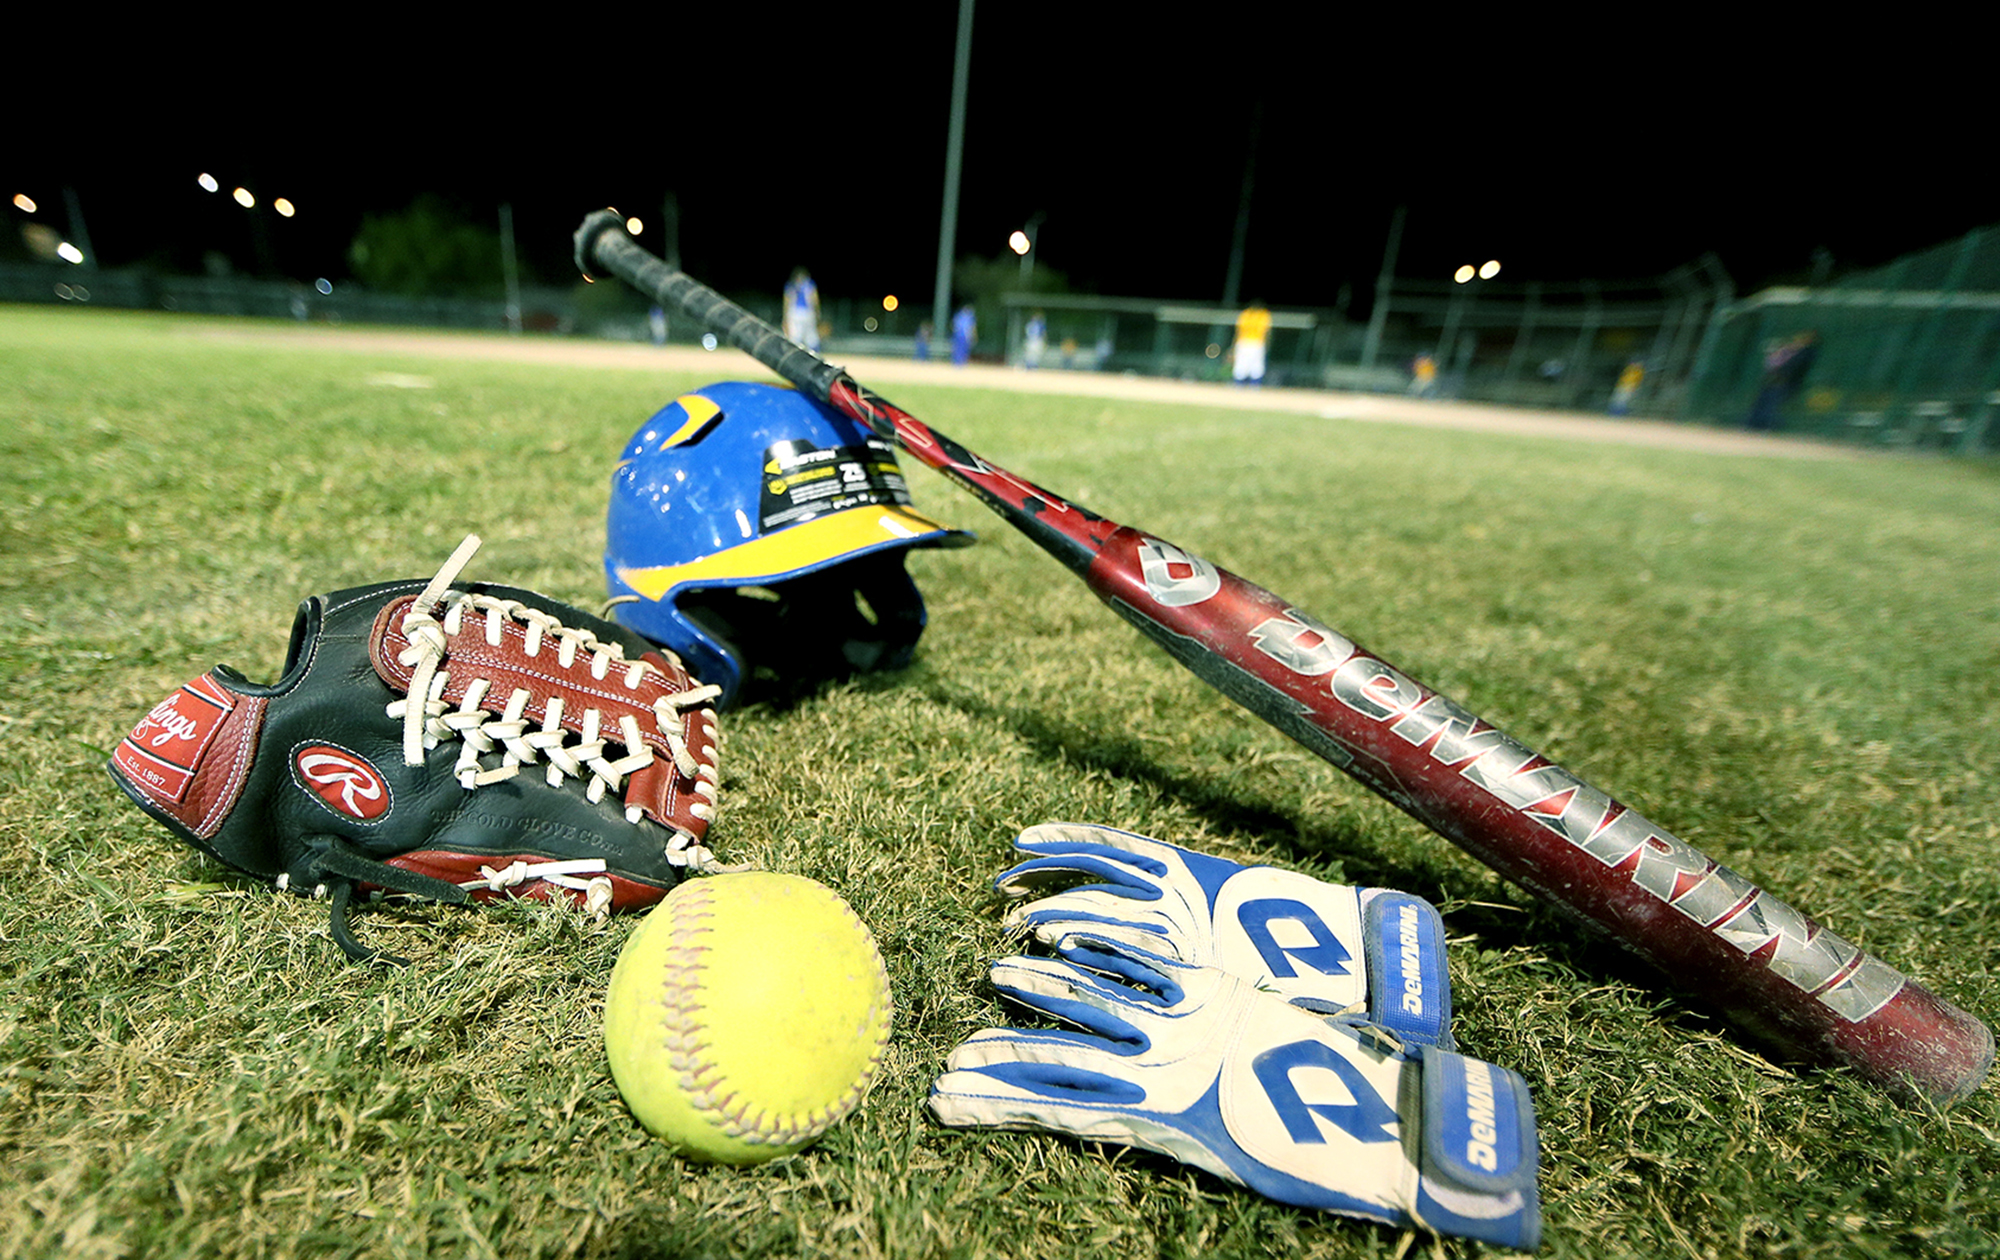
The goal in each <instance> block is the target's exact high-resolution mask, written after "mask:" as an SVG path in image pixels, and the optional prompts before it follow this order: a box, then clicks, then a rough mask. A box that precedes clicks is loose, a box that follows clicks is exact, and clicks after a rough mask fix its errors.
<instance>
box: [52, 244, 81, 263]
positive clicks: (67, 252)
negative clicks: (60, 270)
mask: <svg viewBox="0 0 2000 1260" xmlns="http://www.w3.org/2000/svg"><path fill="white" fill-rule="evenodd" d="M56 257H58V258H60V259H62V260H63V261H64V262H67V263H81V262H82V261H83V251H82V250H80V249H78V248H77V247H76V246H74V245H72V244H70V243H69V242H68V241H64V242H63V243H62V244H60V245H58V246H56Z"/></svg>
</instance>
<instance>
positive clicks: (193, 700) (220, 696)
mask: <svg viewBox="0 0 2000 1260" xmlns="http://www.w3.org/2000/svg"><path fill="white" fill-rule="evenodd" d="M235 707H236V702H235V701H234V700H233V699H231V698H230V696H229V693H227V692H225V691H223V690H221V689H219V688H218V687H216V685H215V684H214V683H213V682H211V681H210V680H209V678H208V677H207V676H206V675H204V676H202V677H200V678H197V679H195V680H194V681H193V682H191V683H188V684H187V685H186V686H184V687H182V688H181V689H180V690H179V691H176V692H175V693H174V694H173V695H171V696H168V697H167V698H166V699H165V700H162V701H160V702H159V703H158V704H156V705H154V706H153V707H152V710H151V711H150V712H148V713H147V714H146V716H145V717H142V718H140V719H139V723H138V725H136V726H134V727H133V728H132V733H131V734H130V735H127V736H126V737H125V738H124V739H123V740H121V741H120V742H119V744H118V748H117V750H116V751H115V752H113V753H112V756H111V759H112V761H113V762H114V763H116V764H117V766H118V768H119V769H120V770H122V771H123V772H124V773H125V776H126V777H127V778H129V779H131V780H132V782H133V783H135V784H137V785H139V786H141V787H143V788H145V790H146V791H147V792H148V793H149V794H150V795H152V796H153V797H155V798H156V799H160V800H169V801H173V802H174V803H175V804H180V803H181V802H183V801H184V800H186V799H187V793H188V788H189V787H191V786H192V785H193V783H194V779H195V770H196V768H197V767H199V766H200V765H201V763H202V759H203V758H204V757H205V756H207V754H208V747H209V744H210V743H212V742H213V741H214V739H215V734H216V732H217V731H219V730H221V729H222V721H223V719H224V718H226V717H228V716H229V714H230V712H231V711H232V710H234V709H235Z"/></svg>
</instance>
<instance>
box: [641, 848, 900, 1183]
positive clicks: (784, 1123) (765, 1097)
mask: <svg viewBox="0 0 2000 1260" xmlns="http://www.w3.org/2000/svg"><path fill="white" fill-rule="evenodd" d="M890 1009H891V1002H890V998H889V977H888V973H887V972H886V971H884V970H883V967H882V955H881V953H880V952H879V951H878V950H877V949H876V948H875V938H874V937H873V936H872V935H871V934H870V933H869V931H868V928H867V925H866V924H864V923H862V922H861V920H860V919H859V918H858V917H856V916H855V913H854V911H853V910H852V909H850V908H849V907H848V905H847V903H846V902H844V901H842V900H841V899H840V897H839V896H838V895H837V894H836V893H835V892H834V891H833V890H832V889H830V888H828V887H827V886H826V885H824V884H821V883H818V882H817V881H814V880H810V879H807V878H805V877H804V876H802V875H781V874H776V873H773V872H769V871H744V872H739V873H736V874H726V875H709V876H703V877H699V878H695V879H690V880H688V881H687V882H685V883H683V884H681V885H679V886H678V887H676V888H675V889H674V890H673V891H672V892H671V893H669V894H667V897H666V899H665V900H664V901H662V902H661V903H660V904H659V905H658V906H656V907H655V908H654V909H653V910H652V912H651V913H649V914H648V915H647V916H646V918H645V921H644V922H642V923H640V925H639V928H638V930H637V931H635V932H633V934H632V939H631V940H629V941H627V942H626V943H625V948H624V951H623V952H621V953H620V954H619V955H618V963H617V965H616V966H615V967H613V968H612V971H611V989H610V992H609V993H608V994H607V995H606V998H605V1003H604V1048H605V1053H606V1055H607V1057H608V1058H609V1059H610V1060H611V1076H612V1079H613V1080H615V1081H616V1082H617V1083H618V1092H619V1093H620V1094H622V1095H623V1096H624V1098H625V1103H626V1105H627V1106H628V1107H630V1108H631V1109H632V1114H633V1115H635V1116H637V1117H638V1119H639V1123H641V1124H643V1125H644V1126H646V1129H647V1130H648V1131H649V1132H651V1133H653V1134H655V1135H656V1136H658V1137H661V1138H664V1139H665V1140H666V1141H668V1142H670V1143H672V1144H673V1145H674V1146H675V1147H677V1148H678V1149H679V1150H680V1151H681V1152H682V1153H683V1154H685V1155H688V1156H691V1157H693V1158H696V1159H704V1160H712V1161H714V1162H717V1163H725V1164H756V1163H761V1162H763V1161H764V1160H767V1159H775V1158H776V1157H778V1156H780V1155H785V1154H789V1153H791V1152H793V1151H796V1150H800V1149H802V1148H803V1147H806V1146H808V1145H810V1144H811V1143H812V1142H813V1141H814V1140H816V1139H817V1138H818V1137H819V1136H820V1134H822V1133H824V1132H826V1130H827V1129H829V1128H831V1127H832V1126H833V1125H834V1124H836V1123H838V1122H839V1121H840V1120H841V1119H842V1118H843V1117H845V1116H846V1115H847V1114H848V1113H849V1112H851V1111H853V1110H854V1109H855V1107H857V1106H858V1105H860V1102H861V1099H862V1097H863V1096H864V1095H865V1094H867V1092H868V1087H869V1086H870V1085H871V1084H872V1083H873V1082H874V1080H875V1072H876V1069H877V1068H878V1067H879V1066H880V1064H881V1062H882V1052H883V1050H884V1048H885V1047H886V1046H887V1045H888V1042H889V1017H890Z"/></svg>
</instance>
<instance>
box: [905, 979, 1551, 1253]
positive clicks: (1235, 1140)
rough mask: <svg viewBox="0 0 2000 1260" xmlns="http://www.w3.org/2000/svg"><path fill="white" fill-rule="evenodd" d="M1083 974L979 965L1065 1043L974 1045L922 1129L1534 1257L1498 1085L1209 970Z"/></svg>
mask: <svg viewBox="0 0 2000 1260" xmlns="http://www.w3.org/2000/svg"><path fill="white" fill-rule="evenodd" d="M1092 966H1093V968H1094V970H1090V971H1086V970H1084V969H1083V968H1081V967H1078V966H1076V965H1073V964H1071V963H1069V962H1065V961H1062V960H1059V959H1043V958H1025V957H1017V958H1003V959H1001V960H1000V961H999V962H997V963H995V964H994V966H993V983H994V986H995V987H996V988H998V989H999V991H1000V992H1001V994H1002V995H1003V996H1005V997H1007V998H1010V999H1012V1000H1013V1001H1016V1002H1019V1003H1020V1004H1022V1005H1023V1006H1026V1007H1028V1008H1029V1009H1031V1010H1034V1011H1038V1012H1041V1013H1043V1014H1046V1015H1049V1016H1052V1017H1054V1018H1056V1019H1058V1020H1061V1021H1062V1022H1063V1023H1064V1024H1066V1025H1069V1026H1071V1027H1072V1028H1074V1029H1076V1030H1077V1031H1069V1030H1067V1029H1065V1030H1034V1029H1021V1028H994V1029H988V1030H986V1031H984V1032H981V1033H978V1034H976V1035H974V1036H973V1037H972V1038H971V1039H970V1040H968V1041H966V1042H965V1044H963V1045H961V1046H960V1047H959V1048H958V1049H957V1050H956V1051H955V1052H953V1054H952V1056H951V1059H950V1061H949V1062H948V1063H947V1065H946V1067H947V1071H946V1072H945V1074H944V1075H943V1076H942V1077H940V1078H939V1079H938V1081H937V1082H936V1084H935V1085H933V1086H932V1088H931V1095H930V1109H931V1113H932V1114H933V1115H935V1116H936V1117H937V1119H938V1120H939V1121H940V1122H942V1123H943V1124H946V1125H950V1126H953V1127H957V1128H969V1127H983V1128H1001V1129H1043V1130H1049V1131H1053V1132H1057V1133H1067V1134H1072V1135H1074V1136H1076V1137H1080V1138H1086V1139H1090V1140H1092V1141H1099V1142H1114V1143H1118V1144H1120V1145H1124V1146H1133V1147H1138V1148H1140V1149H1142V1150H1148V1151H1155V1152H1158V1153H1159V1154H1162V1155H1167V1156H1170V1157H1172V1158H1173V1159H1176V1160H1179V1161H1180V1162H1181V1163H1184V1164H1189V1165H1192V1166H1193V1167H1196V1168H1201V1169H1205V1170H1207V1171H1208V1172H1211V1173H1214V1174H1215V1175H1216V1176H1218V1177H1222V1178H1224V1179H1226V1180H1228V1181H1232V1182H1236V1183H1238V1184H1241V1185H1244V1186H1248V1187H1249V1188H1250V1189H1252V1190H1255V1191H1257V1192H1258V1193H1260V1194H1263V1195H1265V1196H1267V1197H1269V1198H1272V1199H1275V1200H1277V1201H1279V1202H1282V1203H1290V1204H1295V1205H1297V1206H1300V1207H1310V1208H1319V1209H1323V1210H1326V1211H1331V1212H1339V1213H1343V1214H1346V1215H1350V1216H1358V1217H1364V1218H1366V1219H1369V1220H1375V1221H1383V1222H1386V1223H1388V1224H1392V1225H1400V1226H1406V1227H1407V1226H1411V1225H1416V1226H1419V1227H1422V1228H1424V1229H1428V1230H1431V1231H1433V1232H1435V1233H1439V1234H1455V1235H1462V1236H1464V1237H1467V1238H1476V1239H1480V1240H1483V1241H1486V1242H1491V1243H1497V1244H1499V1245H1501V1246H1506V1247H1514V1248H1519V1249H1522V1250H1529V1249H1532V1248H1534V1247H1535V1246H1536V1244H1537V1242H1538V1241H1539V1239H1540V1233H1541V1224H1540V1221H1541V1217H1540V1201H1539V1198H1538V1195H1537V1192H1536V1186H1535V1178H1536V1167H1537V1145H1536V1139H1535V1117H1534V1107H1533V1104H1532V1102H1531V1101H1530V1099H1529V1096H1528V1087H1527V1084H1526V1082H1524V1081H1523V1080H1522V1079H1521V1078H1520V1077H1519V1076H1517V1075H1516V1074H1514V1073H1513V1072H1510V1071H1507V1070H1506V1069H1505V1068H1500V1067H1495V1066H1494V1065H1492V1064H1490V1063H1485V1062H1482V1061H1480V1060H1478V1059H1470V1058H1465V1057H1463V1056H1461V1055H1457V1054H1453V1053H1451V1052H1449V1051H1446V1050H1440V1049H1438V1048H1436V1047H1434V1046H1407V1047H1406V1046H1404V1045H1402V1044H1401V1043H1400V1042H1398V1041H1397V1040H1396V1039H1395V1038H1394V1037H1392V1036H1386V1035H1384V1034H1382V1033H1381V1032H1380V1031H1379V1030H1377V1029H1374V1028H1372V1027H1370V1026H1368V1025H1363V1024H1345V1023H1341V1022H1339V1021H1337V1020H1327V1019H1322V1018H1320V1017H1317V1016H1315V1015H1313V1014H1311V1013H1310V1012H1308V1011H1305V1010H1302V1009H1300V1008H1299V1007H1297V1006H1293V1005H1291V1004H1289V1003H1286V1002H1282V1001H1279V1000H1277V999H1276V998H1274V997H1271V996H1268V995H1266V994H1263V993H1260V992H1258V991H1257V990H1256V989H1255V988H1254V987H1252V986H1251V985H1250V983H1249V982H1248V981H1246V980H1243V979H1242V978H1240V977H1238V976H1233V975H1230V974H1228V973H1226V972H1223V971H1219V970H1216V969H1215V968H1213V967H1200V966H1191V965H1189V964H1186V963H1183V962H1179V961H1176V960H1174V959H1170V958H1165V957H1162V956H1159V955H1149V954H1145V953H1143V952H1141V951H1138V950H1134V949H1129V948H1125V947H1121V946H1118V945H1116V944H1112V943H1109V942H1107V943H1105V946H1104V948H1102V949H1101V950H1099V951H1098V952H1097V954H1096V956H1095V957H1094V959H1093V962H1092Z"/></svg>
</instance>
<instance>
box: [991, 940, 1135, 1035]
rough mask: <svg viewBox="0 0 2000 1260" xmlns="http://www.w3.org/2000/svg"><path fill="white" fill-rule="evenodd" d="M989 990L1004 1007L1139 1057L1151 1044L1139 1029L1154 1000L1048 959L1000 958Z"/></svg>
mask: <svg viewBox="0 0 2000 1260" xmlns="http://www.w3.org/2000/svg"><path fill="white" fill-rule="evenodd" d="M993 987H994V989H996V990H997V991H998V992H999V994H1000V996H1001V997H1003V998H1006V999H1007V1000H1008V1001H1011V1002H1014V1003H1016V1004H1018V1005H1021V1006H1024V1007H1027V1008H1028V1009H1029V1010H1032V1011H1037V1012H1039V1013H1041V1014H1043V1015H1047V1016H1049V1017H1050V1018H1052V1019H1056V1020H1060V1021H1062V1022H1063V1023H1066V1024H1069V1025H1071V1026H1072V1027H1075V1028H1079V1029H1082V1030H1083V1031H1084V1032H1085V1033H1088V1034H1091V1035H1092V1036H1096V1037H1101V1038H1104V1039H1105V1040H1106V1041H1107V1042H1115V1043H1117V1046H1118V1048H1119V1052H1120V1053H1130V1054H1137V1053H1139V1052H1140V1051H1143V1050H1144V1049H1145V1048H1146V1047H1148V1046H1150V1045H1151V1044H1152V1039H1151V1038H1150V1037H1148V1036H1147V1035H1146V1034H1145V1032H1144V1031H1143V1030H1142V1029H1141V1028H1140V1027H1139V1026H1138V1023H1137V1021H1139V1020H1143V1019H1144V1018H1145V1016H1146V1014H1147V1012H1148V1011H1150V1010H1157V1009H1158V1008H1159V1006H1160V999H1159V997H1158V996H1157V995H1156V994H1153V993H1149V992H1147V991H1145V990H1143V989H1138V988H1133V987H1131V986H1129V985H1126V984H1123V983H1121V982H1120V981H1118V980H1116V979H1114V978H1111V977H1108V976H1103V975H1097V974H1094V973H1092V972H1088V971H1083V970H1081V969H1079V968H1077V967H1073V966H1071V965H1069V964H1068V963H1065V962H1059V961H1057V960H1055V959H1052V958H1002V959H1001V960H1000V961H998V962H996V963H994V964H993Z"/></svg>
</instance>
